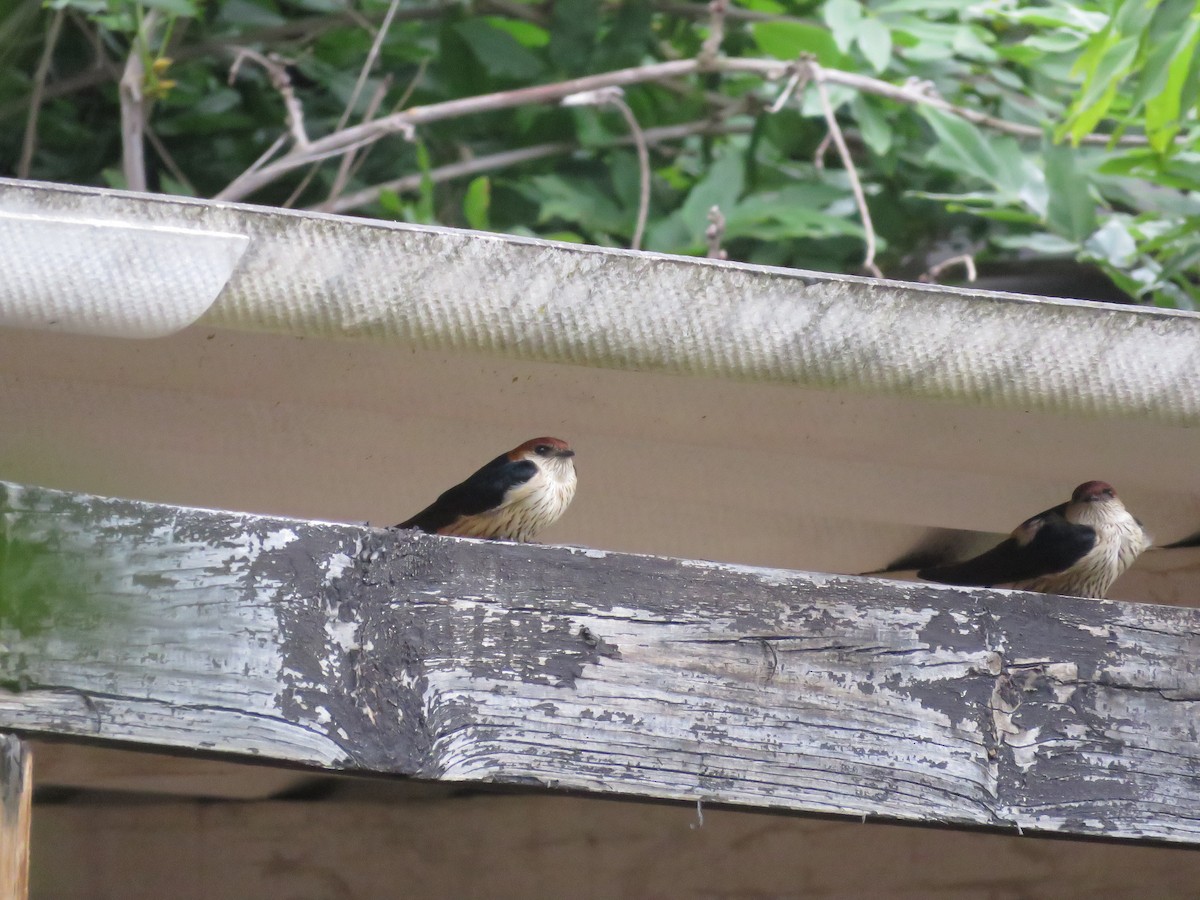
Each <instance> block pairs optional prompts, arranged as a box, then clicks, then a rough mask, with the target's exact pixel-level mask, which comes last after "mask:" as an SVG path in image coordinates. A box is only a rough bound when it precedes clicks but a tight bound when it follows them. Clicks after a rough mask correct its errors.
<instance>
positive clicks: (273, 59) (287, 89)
mask: <svg viewBox="0 0 1200 900" xmlns="http://www.w3.org/2000/svg"><path fill="white" fill-rule="evenodd" d="M232 49H233V51H234V54H235V55H234V58H233V63H232V65H230V67H229V83H230V84H233V82H234V81H235V80H236V78H237V73H238V70H239V69H241V67H242V62H243V61H245V60H247V59H250V60H252V61H254V62H256V63H258V64H259V65H260V66H262V67H263V69H264V70H265V71H266V73H267V75H268V76H270V79H271V87H273V88H275V90H276V91H278V92H279V96H280V97H282V98H283V107H284V109H285V110H287V123H288V131H290V132H291V134H292V140H293V141H294V142H295V145H296V148H297V149H299V150H305V149H307V148H308V146H309V144H310V141H309V140H308V133H307V132H306V131H305V130H304V107H302V106H301V105H300V101H299V100H298V99H296V91H295V89H294V88H293V87H292V76H290V75H289V74H288V71H287V64H286V61H285V60H284V59H283V58H282V57H280V56H279V55H278V54H275V53H268V54H266V55H264V54H262V53H259V52H258V51H257V50H252V49H251V48H249V47H234V48H232Z"/></svg>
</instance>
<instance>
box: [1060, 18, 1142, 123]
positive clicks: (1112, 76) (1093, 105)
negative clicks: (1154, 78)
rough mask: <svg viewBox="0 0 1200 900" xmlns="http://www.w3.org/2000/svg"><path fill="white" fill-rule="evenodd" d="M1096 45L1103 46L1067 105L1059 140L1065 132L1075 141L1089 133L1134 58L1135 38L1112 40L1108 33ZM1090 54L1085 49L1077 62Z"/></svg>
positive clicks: (1136, 45)
mask: <svg viewBox="0 0 1200 900" xmlns="http://www.w3.org/2000/svg"><path fill="white" fill-rule="evenodd" d="M1100 45H1101V46H1103V52H1102V53H1100V54H1099V57H1098V58H1097V59H1096V62H1095V64H1094V65H1093V66H1091V68H1090V70H1087V80H1086V81H1085V82H1084V85H1083V89H1082V90H1081V91H1080V93H1079V96H1078V98H1077V99H1076V100H1075V102H1074V103H1073V104H1072V105H1071V113H1070V114H1069V115H1068V117H1067V121H1066V122H1065V123H1064V125H1063V127H1062V128H1060V129H1059V133H1058V135H1057V137H1058V138H1059V139H1061V138H1062V136H1063V134H1064V132H1065V133H1068V134H1070V135H1071V139H1072V140H1073V141H1075V143H1078V142H1079V141H1080V139H1081V138H1083V137H1084V135H1087V134H1091V133H1092V131H1093V130H1095V127H1096V125H1097V124H1099V122H1100V120H1101V119H1103V118H1104V117H1105V116H1106V115H1107V114H1108V110H1109V108H1110V107H1111V106H1112V103H1113V100H1114V98H1115V97H1116V96H1117V88H1118V87H1119V85H1120V82H1121V80H1122V79H1123V78H1124V77H1125V76H1126V75H1127V74H1128V73H1129V70H1130V68H1131V66H1132V65H1133V62H1134V60H1135V59H1136V58H1137V54H1138V39H1137V38H1136V37H1125V38H1121V39H1119V40H1112V35H1109V36H1107V37H1106V38H1105V40H1104V41H1103V42H1101V44H1100ZM1093 55H1094V54H1092V53H1091V52H1090V51H1088V52H1085V53H1084V56H1082V57H1080V60H1081V63H1080V64H1082V60H1083V59H1084V57H1087V58H1088V59H1089V60H1090V59H1091V58H1092V56H1093Z"/></svg>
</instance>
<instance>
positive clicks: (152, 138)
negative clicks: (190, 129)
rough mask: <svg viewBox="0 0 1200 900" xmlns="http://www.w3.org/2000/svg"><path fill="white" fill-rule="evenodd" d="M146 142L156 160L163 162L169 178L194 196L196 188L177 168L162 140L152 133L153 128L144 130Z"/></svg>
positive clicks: (181, 170) (177, 165) (177, 164)
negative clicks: (152, 150)
mask: <svg viewBox="0 0 1200 900" xmlns="http://www.w3.org/2000/svg"><path fill="white" fill-rule="evenodd" d="M146 140H148V141H149V142H150V146H151V147H153V148H154V152H155V153H157V154H158V158H159V159H161V160H162V161H163V165H164V166H166V167H167V171H168V172H170V173H171V177H172V178H174V179H175V180H176V181H178V182H179V183H180V184H181V185H183V186H184V188H185V189H186V190H187V192H188V193H189V194H191V195H192V196H195V195H196V186H195V185H194V184H192V182H191V179H190V178H188V177H187V175H186V174H184V171H183V169H181V168H179V163H177V162H175V157H173V156H172V155H171V152H170V151H169V150H168V149H167V148H166V145H164V144H163V142H162V140H161V139H160V138H159V136H158V135H157V134H155V133H154V129H153V128H147V129H146Z"/></svg>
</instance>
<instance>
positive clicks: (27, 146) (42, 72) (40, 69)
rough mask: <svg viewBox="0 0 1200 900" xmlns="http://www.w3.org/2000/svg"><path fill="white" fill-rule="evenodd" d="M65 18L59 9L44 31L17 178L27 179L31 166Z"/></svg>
mask: <svg viewBox="0 0 1200 900" xmlns="http://www.w3.org/2000/svg"><path fill="white" fill-rule="evenodd" d="M65 16H66V8H65V7H59V9H58V10H57V11H56V12H55V13H54V18H52V19H51V20H50V25H49V27H48V28H47V29H46V43H45V45H44V46H43V47H42V58H41V59H39V60H38V66H37V72H36V73H35V74H34V76H33V93H32V94H31V95H30V97H29V115H28V117H26V119H25V138H24V140H22V141H21V159H20V161H19V162H18V163H17V177H18V178H28V177H29V169H30V167H31V166H32V165H33V151H34V148H35V147H37V125H38V113H40V112H41V109H42V96H43V95H44V94H45V92H46V76H47V75H48V74H49V72H50V61H51V60H52V59H53V58H54V48H55V46H56V45H57V44H58V35H59V33H60V32H61V31H62V23H63V18H64V17H65Z"/></svg>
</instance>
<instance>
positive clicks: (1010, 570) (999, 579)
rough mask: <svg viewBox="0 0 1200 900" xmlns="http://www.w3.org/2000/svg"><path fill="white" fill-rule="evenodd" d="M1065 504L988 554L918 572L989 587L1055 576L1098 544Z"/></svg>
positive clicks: (1031, 521)
mask: <svg viewBox="0 0 1200 900" xmlns="http://www.w3.org/2000/svg"><path fill="white" fill-rule="evenodd" d="M1066 506H1067V505H1066V504H1065V503H1064V504H1062V505H1061V506H1056V507H1054V509H1048V510H1046V511H1045V512H1044V513H1040V514H1038V515H1036V516H1034V517H1033V518H1031V519H1027V520H1026V521H1024V522H1022V523H1021V525H1020V526H1019V527H1018V528H1017V530H1016V531H1014V532H1013V536H1012V537H1010V538H1009V539H1008V540H1006V541H1001V542H1000V543H999V544H997V545H996V546H995V547H993V548H992V549H991V550H988V551H987V552H986V553H981V554H979V556H976V557H974V558H972V559H968V560H965V561H964V562H960V563H954V564H952V565H948V566H933V567H931V568H926V569H921V570H920V571H919V572H917V577H918V578H924V579H925V580H926V581H938V582H941V583H942V584H961V585H966V586H971V587H990V586H992V585H995V584H1012V583H1013V582H1016V581H1027V580H1029V579H1031V578H1040V577H1042V576H1044V575H1053V574H1055V573H1056V572H1062V571H1064V570H1066V569H1069V568H1070V567H1071V566H1073V565H1075V563H1077V562H1078V561H1079V560H1080V559H1081V558H1082V557H1083V556H1085V555H1086V554H1087V553H1088V552H1089V551H1090V550H1091V549H1092V548H1093V547H1094V546H1095V545H1096V531H1095V529H1094V528H1092V527H1090V526H1088V525H1076V524H1073V523H1071V522H1068V521H1067V520H1066V518H1065V517H1064V515H1063V514H1064V513H1065V512H1066Z"/></svg>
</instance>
